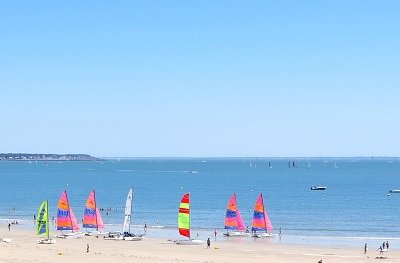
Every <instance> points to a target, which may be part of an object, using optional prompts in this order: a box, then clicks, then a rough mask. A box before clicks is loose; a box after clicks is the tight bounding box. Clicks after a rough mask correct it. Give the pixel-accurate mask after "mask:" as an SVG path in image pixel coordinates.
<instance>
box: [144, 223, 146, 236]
mask: <svg viewBox="0 0 400 263" xmlns="http://www.w3.org/2000/svg"><path fill="white" fill-rule="evenodd" d="M146 232H147V224H146V223H144V233H145V234H146Z"/></svg>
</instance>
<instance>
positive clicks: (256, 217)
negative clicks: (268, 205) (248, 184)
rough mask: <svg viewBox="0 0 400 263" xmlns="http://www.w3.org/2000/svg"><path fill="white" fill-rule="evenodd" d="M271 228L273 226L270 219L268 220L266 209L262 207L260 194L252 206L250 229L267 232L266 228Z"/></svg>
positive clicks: (262, 202) (262, 201)
mask: <svg viewBox="0 0 400 263" xmlns="http://www.w3.org/2000/svg"><path fill="white" fill-rule="evenodd" d="M272 229H273V227H272V224H271V221H270V220H269V217H268V214H267V211H266V210H265V207H264V199H263V195H262V194H260V196H259V197H258V198H257V201H256V204H255V206H254V214H253V225H252V230H253V231H254V232H256V231H265V232H267V230H272Z"/></svg>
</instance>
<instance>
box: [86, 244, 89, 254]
mask: <svg viewBox="0 0 400 263" xmlns="http://www.w3.org/2000/svg"><path fill="white" fill-rule="evenodd" d="M86 253H89V244H86Z"/></svg>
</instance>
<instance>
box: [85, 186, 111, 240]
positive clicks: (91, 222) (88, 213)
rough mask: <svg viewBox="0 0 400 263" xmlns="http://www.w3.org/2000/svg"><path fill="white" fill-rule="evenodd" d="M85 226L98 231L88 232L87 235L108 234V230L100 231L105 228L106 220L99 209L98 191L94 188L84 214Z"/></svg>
mask: <svg viewBox="0 0 400 263" xmlns="http://www.w3.org/2000/svg"><path fill="white" fill-rule="evenodd" d="M83 227H84V228H95V229H96V232H87V233H86V234H87V235H106V234H107V232H102V231H99V229H104V222H103V219H102V218H101V214H100V211H99V209H98V208H97V203H96V192H95V191H94V190H93V191H92V192H90V194H89V196H88V198H87V200H86V205H85V213H84V215H83Z"/></svg>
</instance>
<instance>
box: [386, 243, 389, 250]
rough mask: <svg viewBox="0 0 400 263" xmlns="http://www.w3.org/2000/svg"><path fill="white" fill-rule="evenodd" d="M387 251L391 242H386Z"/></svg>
mask: <svg viewBox="0 0 400 263" xmlns="http://www.w3.org/2000/svg"><path fill="white" fill-rule="evenodd" d="M386 249H389V242H388V241H386Z"/></svg>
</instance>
